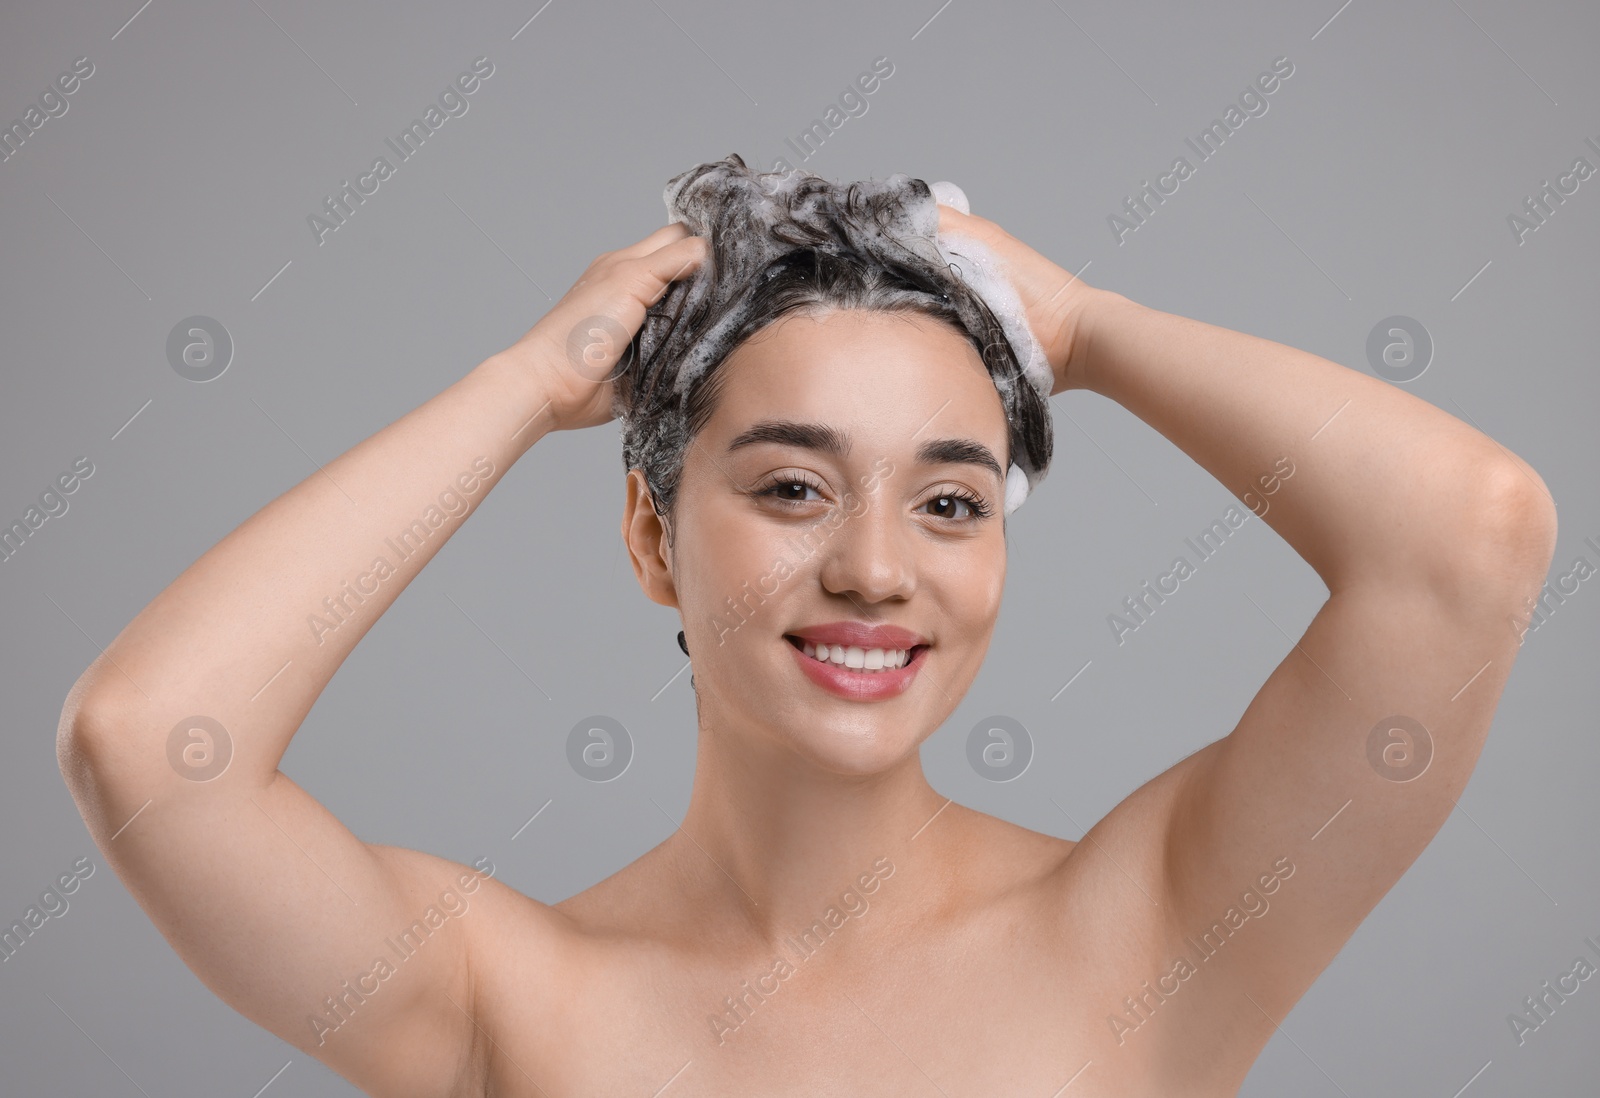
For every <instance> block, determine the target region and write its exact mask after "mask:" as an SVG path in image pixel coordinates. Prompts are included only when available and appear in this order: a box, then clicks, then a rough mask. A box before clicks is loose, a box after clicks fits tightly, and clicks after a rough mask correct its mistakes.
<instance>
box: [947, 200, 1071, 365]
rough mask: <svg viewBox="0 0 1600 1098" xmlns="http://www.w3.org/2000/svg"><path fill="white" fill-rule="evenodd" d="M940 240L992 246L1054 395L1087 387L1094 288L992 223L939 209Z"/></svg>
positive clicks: (949, 208) (976, 217) (952, 210)
mask: <svg viewBox="0 0 1600 1098" xmlns="http://www.w3.org/2000/svg"><path fill="white" fill-rule="evenodd" d="M939 233H940V235H941V236H943V235H946V234H949V235H952V236H971V237H975V238H977V239H978V240H979V241H981V242H983V243H984V244H987V245H988V246H989V247H990V248H991V249H992V250H993V251H994V252H995V254H996V255H998V256H999V257H1000V260H1001V262H1003V263H1004V264H1005V267H1006V274H1007V276H1008V277H1009V279H1010V280H1011V284H1012V285H1013V286H1014V287H1016V290H1017V295H1018V296H1019V297H1020V298H1021V299H1022V305H1023V308H1025V309H1026V310H1027V313H1028V324H1029V326H1030V327H1032V328H1033V333H1034V335H1035V336H1036V337H1037V338H1038V340H1039V343H1040V344H1041V345H1042V346H1043V347H1044V353H1045V357H1047V358H1048V359H1049V360H1050V367H1051V369H1052V370H1054V371H1055V377H1056V380H1055V387H1054V388H1053V389H1051V390H1050V395H1051V396H1054V395H1055V394H1057V393H1061V392H1065V391H1066V390H1068V389H1081V388H1084V387H1085V382H1084V379H1083V371H1082V368H1081V360H1082V357H1083V349H1084V347H1085V346H1086V345H1087V342H1088V339H1087V336H1086V334H1084V333H1085V328H1086V325H1085V324H1084V323H1083V320H1084V314H1085V313H1086V312H1087V311H1088V308H1089V304H1090V301H1091V300H1092V299H1093V295H1094V294H1095V292H1096V291H1095V289H1094V287H1092V286H1090V285H1088V284H1087V283H1085V282H1084V281H1083V280H1082V279H1079V278H1076V277H1074V276H1073V274H1072V272H1071V271H1067V270H1063V269H1062V268H1061V267H1058V266H1057V265H1056V264H1054V263H1052V262H1050V260H1048V259H1046V258H1045V257H1044V256H1042V255H1040V254H1039V253H1038V252H1036V251H1034V250H1033V249H1032V248H1030V247H1028V246H1027V245H1026V244H1024V243H1023V242H1022V241H1020V240H1018V239H1017V238H1016V237H1014V236H1012V235H1011V234H1010V233H1008V232H1006V231H1005V230H1004V229H1002V228H1001V227H1000V226H999V225H996V224H995V223H994V222H993V221H990V220H988V219H987V218H983V217H978V216H976V215H974V214H964V213H962V212H961V211H960V210H957V209H954V208H953V207H950V206H944V205H941V206H939Z"/></svg>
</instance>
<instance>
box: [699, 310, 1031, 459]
mask: <svg viewBox="0 0 1600 1098" xmlns="http://www.w3.org/2000/svg"><path fill="white" fill-rule="evenodd" d="M720 372H722V373H723V375H724V376H723V377H722V379H721V389H720V391H719V393H718V397H717V407H716V411H715V412H714V413H713V415H712V417H711V419H710V421H708V423H707V424H706V428H705V430H706V433H707V435H708V436H710V437H711V438H714V439H716V440H717V441H719V442H724V443H725V442H726V440H727V439H731V438H732V437H733V436H735V435H737V434H738V433H739V432H740V431H742V430H744V429H745V428H746V427H748V426H749V425H750V424H751V423H754V422H756V421H758V420H763V419H772V418H785V419H794V420H801V421H807V422H825V423H829V424H833V425H835V426H837V427H839V428H840V429H841V430H843V431H844V432H845V433H847V434H848V435H849V436H850V438H851V439H852V440H857V439H860V440H863V441H870V443H871V444H872V446H873V447H874V449H875V450H877V451H878V452H894V451H896V450H910V449H912V448H914V447H916V446H917V445H918V444H919V443H920V442H922V441H924V440H925V439H926V438H928V437H929V436H931V435H933V434H938V435H956V434H959V435H963V436H966V437H970V438H972V439H975V440H977V441H979V442H982V443H985V444H986V445H988V446H990V447H991V448H992V449H993V450H994V452H995V453H996V454H997V455H1000V456H1001V457H1002V458H1003V457H1004V455H1005V453H1006V433H1007V430H1006V428H1007V425H1006V419H1005V408H1004V405H1003V404H1002V403H1001V401H1000V394H999V392H998V391H997V390H996V389H995V387H994V382H993V380H992V379H991V378H990V377H989V372H988V370H987V369H986V368H985V367H984V365H983V360H982V359H981V358H980V357H979V356H978V352H977V350H976V349H975V348H974V347H973V346H972V344H971V343H970V342H968V341H967V339H966V337H965V336H963V335H961V334H960V333H959V332H957V331H955V330H954V329H953V328H951V327H950V326H949V325H947V324H944V323H942V322H940V321H938V320H935V319H933V318H932V317H927V316H921V315H916V314H903V313H901V314H893V313H882V312H865V311H859V310H855V311H843V310H833V311H830V312H827V313H823V314H820V315H818V314H791V315H789V316H786V317H784V318H782V319H781V320H779V321H777V322H776V323H775V324H773V325H771V326H770V327H768V328H766V329H764V330H763V331H762V332H760V333H758V335H757V336H756V337H755V338H753V339H751V340H748V341H746V342H745V343H743V344H741V345H740V346H739V347H738V348H737V349H736V350H735V351H734V352H733V354H731V355H730V356H729V357H728V359H727V361H725V362H724V363H723V364H722V366H721V368H720ZM924 428H926V430H924Z"/></svg>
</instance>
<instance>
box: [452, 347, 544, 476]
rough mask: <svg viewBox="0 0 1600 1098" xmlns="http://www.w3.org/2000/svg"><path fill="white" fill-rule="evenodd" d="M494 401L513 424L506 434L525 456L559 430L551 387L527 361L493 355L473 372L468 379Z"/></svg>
mask: <svg viewBox="0 0 1600 1098" xmlns="http://www.w3.org/2000/svg"><path fill="white" fill-rule="evenodd" d="M469 376H471V377H472V378H474V379H475V380H477V381H478V382H479V383H481V384H482V385H483V386H484V387H485V388H486V389H487V390H489V391H490V392H491V394H492V395H493V397H494V399H495V405H496V407H498V408H501V409H503V411H504V414H505V421H506V422H507V423H508V424H510V429H509V430H508V431H507V434H508V435H510V436H511V438H512V441H513V442H514V443H515V444H516V445H517V447H518V451H517V452H518V453H519V454H520V453H522V452H524V451H526V450H527V449H528V447H530V446H532V445H533V444H534V443H535V442H537V441H538V440H539V439H541V438H543V437H544V436H545V435H547V434H549V433H550V432H551V431H556V430H559V429H560V427H559V425H558V424H557V423H556V422H555V417H554V415H553V413H554V410H555V405H554V403H553V402H552V400H551V397H550V393H549V389H548V387H547V386H546V385H545V384H544V382H543V379H542V378H541V377H540V376H539V374H538V373H537V372H536V371H533V370H530V369H529V368H528V365H527V363H526V362H525V361H519V360H518V359H517V358H515V357H513V356H510V355H507V354H506V353H505V352H503V351H502V352H499V353H497V354H492V355H490V356H489V357H488V358H486V359H484V360H483V361H482V362H480V363H478V365H477V366H476V367H474V368H473V370H472V372H471V374H470V375H469Z"/></svg>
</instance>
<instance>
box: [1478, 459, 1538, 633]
mask: <svg viewBox="0 0 1600 1098" xmlns="http://www.w3.org/2000/svg"><path fill="white" fill-rule="evenodd" d="M1477 498H1478V499H1479V500H1480V503H1479V505H1478V506H1477V507H1476V508H1475V519H1476V520H1475V521H1474V522H1473V523H1472V529H1473V537H1472V538H1471V539H1470V541H1469V544H1468V545H1467V546H1466V548H1465V549H1464V551H1463V553H1462V554H1461V559H1460V561H1459V562H1458V563H1459V564H1460V568H1459V570H1458V572H1457V576H1456V582H1457V586H1458V590H1459V592H1460V594H1461V596H1462V598H1463V599H1465V600H1468V601H1473V602H1485V601H1487V602H1489V603H1492V604H1494V605H1496V606H1498V605H1500V604H1502V603H1504V602H1508V601H1509V602H1512V603H1515V604H1516V605H1518V606H1521V605H1523V604H1525V603H1526V602H1527V601H1528V600H1529V598H1530V596H1536V595H1537V594H1538V592H1539V589H1540V588H1541V587H1542V586H1543V584H1544V581H1545V577H1546V575H1548V573H1549V570H1550V562H1551V560H1552V559H1553V558H1554V556H1555V549H1556V505H1555V500H1554V499H1553V498H1552V497H1551V495H1550V490H1549V488H1547V487H1546V486H1545V483H1544V480H1543V479H1542V478H1541V477H1540V476H1539V474H1538V473H1536V472H1534V471H1533V468H1532V467H1531V466H1529V465H1528V464H1527V463H1526V462H1523V461H1522V460H1521V459H1519V458H1511V459H1510V460H1507V459H1506V458H1505V456H1504V455H1501V457H1500V459H1499V460H1498V461H1496V462H1494V463H1492V464H1491V465H1489V466H1488V467H1487V468H1485V469H1484V471H1483V473H1482V474H1481V476H1480V478H1479V481H1478V484H1477Z"/></svg>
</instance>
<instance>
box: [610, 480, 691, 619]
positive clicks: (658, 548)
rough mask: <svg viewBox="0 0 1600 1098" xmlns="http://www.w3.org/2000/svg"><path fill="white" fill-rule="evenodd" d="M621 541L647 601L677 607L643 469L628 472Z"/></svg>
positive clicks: (662, 530) (667, 557) (668, 557)
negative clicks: (626, 548)
mask: <svg viewBox="0 0 1600 1098" xmlns="http://www.w3.org/2000/svg"><path fill="white" fill-rule="evenodd" d="M622 540H623V543H624V544H626V545H627V547H628V559H629V560H631V561H632V562H633V574H634V576H635V577H637V578H638V580H639V586H640V587H641V588H642V589H643V590H644V593H645V595H646V596H647V597H648V598H649V599H650V601H651V602H655V603H659V604H660V605H662V606H670V607H672V608H673V609H677V608H678V589H677V586H676V584H674V583H673V579H672V549H671V547H670V546H669V545H668V544H667V538H666V527H665V526H664V525H663V524H662V521H661V516H660V515H658V514H656V508H655V500H654V497H652V495H651V493H650V485H649V484H648V483H647V482H646V481H645V479H644V470H642V469H629V470H628V485H627V498H626V502H625V503H624V505H623V509H622Z"/></svg>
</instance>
